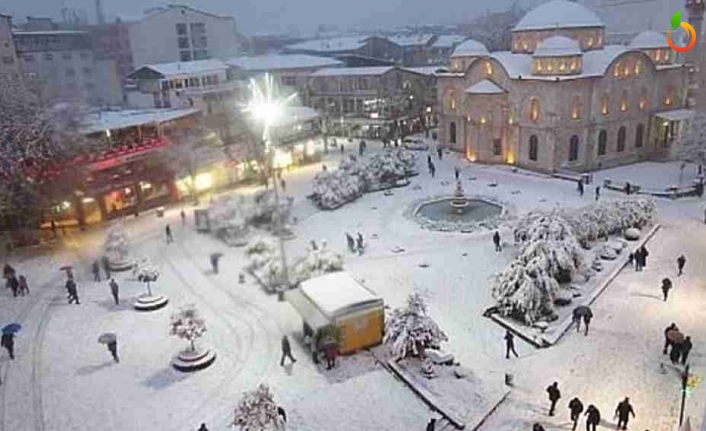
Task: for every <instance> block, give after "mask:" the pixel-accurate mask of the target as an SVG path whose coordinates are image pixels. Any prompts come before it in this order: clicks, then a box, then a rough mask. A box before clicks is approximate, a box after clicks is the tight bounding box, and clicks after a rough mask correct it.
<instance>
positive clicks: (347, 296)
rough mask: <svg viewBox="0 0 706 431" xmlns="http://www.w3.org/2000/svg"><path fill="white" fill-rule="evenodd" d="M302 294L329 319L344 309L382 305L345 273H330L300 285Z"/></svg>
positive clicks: (379, 300) (380, 300) (380, 301)
mask: <svg viewBox="0 0 706 431" xmlns="http://www.w3.org/2000/svg"><path fill="white" fill-rule="evenodd" d="M300 289H301V291H302V293H304V295H306V297H307V298H309V300H311V302H313V303H314V304H316V306H317V307H318V308H319V309H320V310H321V311H322V312H323V313H324V314H325V315H326V316H327V317H329V318H335V317H337V315H338V314H339V313H342V312H344V311H345V310H346V309H350V308H354V307H360V306H364V305H366V304H371V305H372V304H382V299H381V298H380V297H378V296H376V295H374V294H373V293H372V292H371V291H369V290H368V289H366V288H365V287H364V286H363V285H361V284H360V283H359V282H358V281H357V280H355V279H354V278H353V277H351V275H350V274H348V273H347V272H345V271H340V272H332V273H330V274H325V275H322V276H320V277H316V278H312V279H309V280H306V281H303V282H302V283H301V287H300Z"/></svg>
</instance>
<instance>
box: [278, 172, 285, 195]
mask: <svg viewBox="0 0 706 431" xmlns="http://www.w3.org/2000/svg"><path fill="white" fill-rule="evenodd" d="M279 188H280V189H282V193H284V192H285V191H287V182H286V181H285V180H284V178H282V174H279Z"/></svg>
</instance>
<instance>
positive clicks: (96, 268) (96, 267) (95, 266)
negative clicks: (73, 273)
mask: <svg viewBox="0 0 706 431" xmlns="http://www.w3.org/2000/svg"><path fill="white" fill-rule="evenodd" d="M91 272H92V273H93V281H101V267H100V264H99V263H98V261H97V260H94V261H93V263H92V264H91Z"/></svg>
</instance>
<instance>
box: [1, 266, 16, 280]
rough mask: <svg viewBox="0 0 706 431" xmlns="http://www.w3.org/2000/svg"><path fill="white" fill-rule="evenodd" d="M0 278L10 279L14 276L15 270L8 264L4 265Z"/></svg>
mask: <svg viewBox="0 0 706 431" xmlns="http://www.w3.org/2000/svg"><path fill="white" fill-rule="evenodd" d="M2 276H3V277H5V278H10V277H14V276H15V268H13V267H12V266H10V264H9V263H6V264H5V266H4V267H3V268H2Z"/></svg>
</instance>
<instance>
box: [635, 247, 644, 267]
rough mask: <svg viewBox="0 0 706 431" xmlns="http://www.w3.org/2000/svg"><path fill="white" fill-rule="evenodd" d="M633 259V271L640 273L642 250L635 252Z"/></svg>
mask: <svg viewBox="0 0 706 431" xmlns="http://www.w3.org/2000/svg"><path fill="white" fill-rule="evenodd" d="M633 258H634V259H635V271H636V272H637V271H642V249H639V248H638V249H637V250H635V251H634V252H633Z"/></svg>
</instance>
